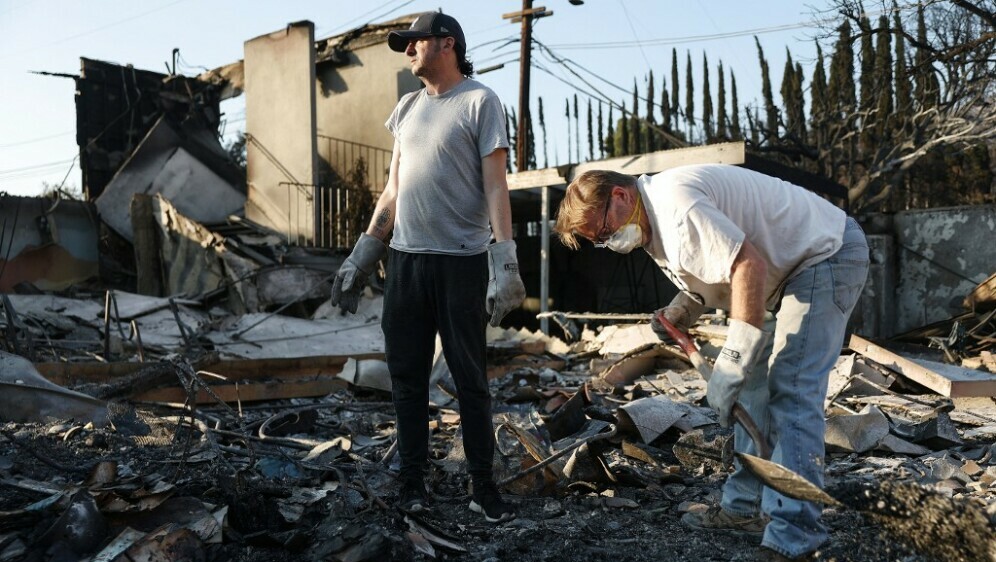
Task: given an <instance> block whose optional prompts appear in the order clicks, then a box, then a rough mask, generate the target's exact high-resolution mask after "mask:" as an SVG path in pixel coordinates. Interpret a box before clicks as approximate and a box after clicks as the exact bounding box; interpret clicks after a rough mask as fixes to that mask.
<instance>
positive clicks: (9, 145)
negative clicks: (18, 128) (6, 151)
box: [0, 131, 76, 148]
mask: <svg viewBox="0 0 996 562" xmlns="http://www.w3.org/2000/svg"><path fill="white" fill-rule="evenodd" d="M75 132H76V131H64V132H61V133H56V134H54V135H47V136H44V137H35V138H33V139H25V140H22V141H17V142H11V143H7V144H0V148H11V147H15V146H23V145H25V144H32V143H36V142H42V141H47V140H50V139H56V138H59V137H64V136H67V135H72V134H74V133H75Z"/></svg>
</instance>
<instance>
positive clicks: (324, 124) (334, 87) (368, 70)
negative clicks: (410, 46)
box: [315, 41, 421, 150]
mask: <svg viewBox="0 0 996 562" xmlns="http://www.w3.org/2000/svg"><path fill="white" fill-rule="evenodd" d="M348 57H349V60H348V63H347V64H346V65H343V66H336V65H333V64H331V63H322V64H320V65H319V67H318V72H317V78H318V80H317V81H316V83H315V88H316V100H317V105H316V109H317V111H316V115H317V120H318V134H321V135H326V136H330V137H335V138H339V139H344V140H348V141H351V142H356V143H361V144H366V145H370V146H375V147H379V148H383V149H385V150H391V148H392V147H393V146H394V140H393V137H392V136H391V133H390V132H388V130H387V129H386V128H385V127H384V121H386V120H387V118H388V116H389V115H390V114H391V111H392V110H393V109H394V106H395V105H396V104H397V103H398V100H399V99H401V96H403V95H404V94H406V93H408V92H411V91H414V90H416V89H418V88H419V87H420V86H421V82H419V80H418V79H417V78H415V76H413V75H412V73H411V70H410V69H409V65H408V57H406V56H405V55H404V54H403V53H396V52H394V51H392V50H391V49H389V48H388V46H387V42H386V41H385V42H380V43H375V44H372V45H367V46H364V47H361V48H359V49H356V50H354V51H351V52H349V53H348Z"/></svg>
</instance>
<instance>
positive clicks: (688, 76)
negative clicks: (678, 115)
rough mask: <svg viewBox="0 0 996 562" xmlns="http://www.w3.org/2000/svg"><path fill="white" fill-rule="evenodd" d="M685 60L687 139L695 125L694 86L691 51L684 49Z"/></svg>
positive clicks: (690, 138)
mask: <svg viewBox="0 0 996 562" xmlns="http://www.w3.org/2000/svg"><path fill="white" fill-rule="evenodd" d="M686 53H687V58H686V61H685V121H686V122H687V123H688V140H692V128H693V126H694V125H695V86H694V82H693V79H692V53H691V51H686Z"/></svg>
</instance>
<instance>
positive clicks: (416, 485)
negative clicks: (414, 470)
mask: <svg viewBox="0 0 996 562" xmlns="http://www.w3.org/2000/svg"><path fill="white" fill-rule="evenodd" d="M398 507H400V508H401V509H403V510H405V511H409V512H411V513H418V512H420V511H422V510H423V509H425V508H427V507H429V494H428V492H426V491H425V482H423V481H422V478H421V477H420V476H410V477H409V476H402V477H401V494H400V496H399V498H398Z"/></svg>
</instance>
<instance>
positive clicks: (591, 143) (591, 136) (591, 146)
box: [588, 98, 595, 161]
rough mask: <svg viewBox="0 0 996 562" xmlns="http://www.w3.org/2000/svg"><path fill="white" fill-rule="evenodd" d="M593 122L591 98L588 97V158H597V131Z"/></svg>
mask: <svg viewBox="0 0 996 562" xmlns="http://www.w3.org/2000/svg"><path fill="white" fill-rule="evenodd" d="M593 128H594V127H592V123H591V98H588V160H589V161H591V160H594V159H595V133H594V131H593Z"/></svg>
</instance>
